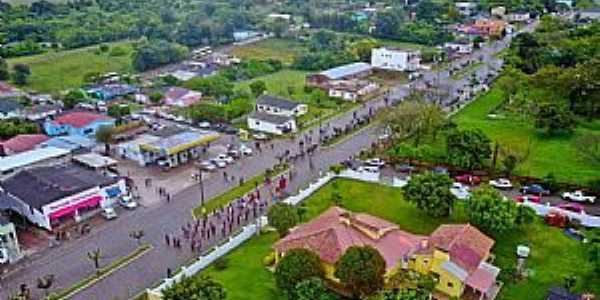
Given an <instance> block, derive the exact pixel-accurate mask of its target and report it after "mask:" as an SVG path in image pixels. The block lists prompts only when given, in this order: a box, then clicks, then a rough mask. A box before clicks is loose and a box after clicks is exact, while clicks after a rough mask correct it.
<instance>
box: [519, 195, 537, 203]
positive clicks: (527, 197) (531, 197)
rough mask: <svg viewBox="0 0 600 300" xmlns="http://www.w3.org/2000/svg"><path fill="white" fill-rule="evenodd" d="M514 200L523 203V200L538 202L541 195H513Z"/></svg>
mask: <svg viewBox="0 0 600 300" xmlns="http://www.w3.org/2000/svg"><path fill="white" fill-rule="evenodd" d="M515 201H517V202H520V203H523V202H533V203H540V202H542V197H541V196H538V195H518V196H516V197H515Z"/></svg>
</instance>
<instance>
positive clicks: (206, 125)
mask: <svg viewBox="0 0 600 300" xmlns="http://www.w3.org/2000/svg"><path fill="white" fill-rule="evenodd" d="M198 127H199V128H202V129H210V123H209V122H200V123H198Z"/></svg>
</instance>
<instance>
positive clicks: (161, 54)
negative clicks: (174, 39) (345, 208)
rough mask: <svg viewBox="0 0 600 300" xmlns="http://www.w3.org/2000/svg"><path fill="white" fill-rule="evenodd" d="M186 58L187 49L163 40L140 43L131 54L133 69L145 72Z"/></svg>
mask: <svg viewBox="0 0 600 300" xmlns="http://www.w3.org/2000/svg"><path fill="white" fill-rule="evenodd" d="M186 56H187V48H186V47H184V46H182V45H179V44H176V43H170V42H167V41H164V40H159V41H154V42H142V43H140V44H138V45H137V46H136V49H135V52H134V53H133V67H134V68H135V69H136V70H138V71H147V70H150V69H153V68H156V67H159V66H162V65H165V64H170V63H175V62H179V61H181V60H183V59H184V58H185V57H186Z"/></svg>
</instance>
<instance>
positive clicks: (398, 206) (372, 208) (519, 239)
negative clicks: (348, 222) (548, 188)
mask: <svg viewBox="0 0 600 300" xmlns="http://www.w3.org/2000/svg"><path fill="white" fill-rule="evenodd" d="M337 182H338V186H339V187H338V190H339V192H340V193H341V196H342V199H343V200H342V206H343V207H345V208H346V209H349V210H351V211H355V212H365V213H369V214H372V215H375V216H378V217H381V218H384V219H387V220H390V221H392V222H395V223H396V224H398V225H399V226H400V228H402V229H403V230H406V231H410V232H414V233H420V234H429V233H431V232H432V231H433V230H434V229H435V228H436V227H437V226H438V225H439V224H443V223H459V222H466V220H465V216H464V211H463V209H462V205H461V204H460V203H458V205H457V206H456V208H455V210H454V212H453V214H452V215H451V216H450V217H449V218H446V219H432V218H430V217H428V216H426V215H425V214H423V213H422V212H421V211H419V210H418V209H417V208H416V207H414V206H413V205H412V204H410V203H408V202H406V201H405V200H404V199H403V198H402V191H401V190H400V189H397V188H391V187H385V186H379V185H376V184H372V183H365V182H357V181H353V180H347V179H337ZM331 194H332V184H331V183H330V184H328V185H326V186H324V187H323V188H322V189H320V190H319V191H317V192H316V193H315V194H313V195H312V196H311V197H309V198H308V199H306V200H305V201H306V202H305V203H306V209H307V210H306V214H305V220H304V221H306V220H309V219H311V218H314V217H315V216H317V215H318V214H320V213H321V212H323V211H324V210H326V209H327V208H328V207H330V206H331V205H332V202H331ZM277 239H278V237H277V234H276V233H268V234H263V235H261V236H259V237H254V238H252V239H251V240H249V241H248V242H246V243H245V244H244V245H242V246H241V247H239V248H238V249H236V250H234V251H233V252H231V253H230V254H229V255H227V256H225V260H226V261H227V264H228V267H227V268H226V269H223V270H217V269H215V268H214V266H211V267H209V268H208V269H206V270H205V271H204V272H203V274H208V275H210V276H212V277H214V278H215V279H216V280H217V281H219V282H221V283H222V284H223V285H224V286H225V288H226V289H227V292H228V297H227V299H229V300H245V299H248V300H263V299H266V300H283V299H285V298H284V297H283V296H282V295H280V294H279V293H278V291H277V290H276V287H275V284H274V278H273V275H272V273H271V272H270V271H269V270H267V269H266V267H264V266H263V264H262V259H263V258H264V257H265V256H266V255H267V254H268V253H269V252H270V251H272V250H271V245H272V244H273V243H274V242H275V241H276V240H277ZM520 244H526V245H529V247H530V248H531V249H532V252H531V256H530V258H529V260H528V262H527V268H529V269H530V270H531V276H530V277H529V278H528V279H526V280H524V281H521V282H513V281H512V279H511V278H512V275H511V274H508V273H507V270H510V269H511V268H512V267H513V266H515V264H516V255H515V251H516V250H515V249H516V246H517V245H520ZM493 253H494V254H495V255H496V259H495V262H494V263H495V264H496V265H497V266H499V267H500V268H501V269H503V270H504V272H503V273H501V275H500V276H501V280H502V281H504V287H503V288H502V290H501V293H500V295H499V296H498V298H497V299H500V300H511V299H543V297H544V295H545V293H546V290H547V288H548V287H550V286H553V285H561V284H562V281H563V277H564V276H566V275H575V276H577V278H578V279H579V280H578V285H577V287H576V288H575V289H576V290H577V291H583V290H588V291H592V292H595V293H598V292H600V279H594V278H593V277H592V273H591V268H590V267H588V264H587V262H586V260H585V253H584V248H583V247H582V245H581V244H580V242H578V241H576V240H574V239H571V238H569V237H567V236H566V235H565V234H563V233H562V231H561V230H560V229H557V228H552V227H547V226H546V225H544V224H543V223H542V222H541V221H539V220H536V222H534V224H532V225H531V226H529V227H528V228H527V229H525V230H519V231H515V232H512V233H510V234H507V235H503V236H499V237H496V245H495V247H494V249H493ZM556 253H561V255H558V256H557V255H556ZM241 278H254V279H256V280H253V284H252V285H248V284H247V282H246V281H244V280H240V279H241Z"/></svg>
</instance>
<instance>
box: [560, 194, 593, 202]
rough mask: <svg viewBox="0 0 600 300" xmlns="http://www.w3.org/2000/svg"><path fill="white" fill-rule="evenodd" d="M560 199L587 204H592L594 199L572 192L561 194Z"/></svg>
mask: <svg viewBox="0 0 600 300" xmlns="http://www.w3.org/2000/svg"><path fill="white" fill-rule="evenodd" d="M562 198H563V199H565V200H569V201H574V202H589V203H594V201H595V200H596V197H594V196H586V195H584V194H583V192H582V191H574V192H572V193H571V192H565V193H563V194H562Z"/></svg>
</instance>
